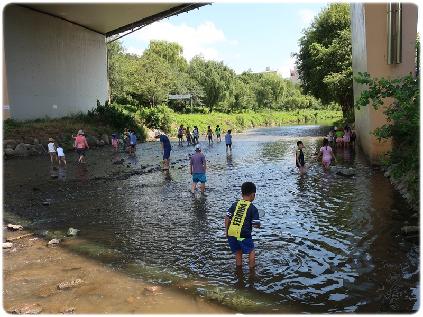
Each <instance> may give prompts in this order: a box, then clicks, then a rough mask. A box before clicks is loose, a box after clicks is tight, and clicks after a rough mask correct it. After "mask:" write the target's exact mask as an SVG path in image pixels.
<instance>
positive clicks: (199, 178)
mask: <svg viewBox="0 0 423 317" xmlns="http://www.w3.org/2000/svg"><path fill="white" fill-rule="evenodd" d="M192 182H193V183H203V184H205V183H206V182H207V177H206V173H193V174H192Z"/></svg>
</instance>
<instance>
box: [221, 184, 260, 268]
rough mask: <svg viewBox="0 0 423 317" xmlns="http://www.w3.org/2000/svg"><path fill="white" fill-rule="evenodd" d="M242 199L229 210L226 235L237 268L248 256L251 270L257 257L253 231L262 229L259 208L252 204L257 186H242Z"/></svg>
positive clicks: (226, 217) (226, 220) (226, 219)
mask: <svg viewBox="0 0 423 317" xmlns="http://www.w3.org/2000/svg"><path fill="white" fill-rule="evenodd" d="M241 194H242V199H240V200H238V201H236V202H235V203H233V204H232V206H231V207H230V208H229V209H228V211H227V213H226V216H225V233H226V237H227V239H228V244H229V247H230V248H231V251H232V253H233V254H235V263H236V266H237V268H238V267H242V255H243V254H248V266H249V267H250V270H252V269H254V267H255V265H256V255H255V251H254V242H253V238H252V234H251V233H252V230H253V227H254V228H260V217H259V212H258V210H257V208H256V207H255V206H254V205H253V204H252V202H253V201H254V199H255V198H256V185H255V184H254V183H252V182H245V183H243V184H242V186H241Z"/></svg>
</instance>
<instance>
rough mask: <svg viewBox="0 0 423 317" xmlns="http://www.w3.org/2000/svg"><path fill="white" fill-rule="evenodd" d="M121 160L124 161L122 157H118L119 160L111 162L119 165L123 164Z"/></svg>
mask: <svg viewBox="0 0 423 317" xmlns="http://www.w3.org/2000/svg"><path fill="white" fill-rule="evenodd" d="M123 162H125V160H124V159H120V160H117V161H114V162H113V164H115V165H119V164H123Z"/></svg>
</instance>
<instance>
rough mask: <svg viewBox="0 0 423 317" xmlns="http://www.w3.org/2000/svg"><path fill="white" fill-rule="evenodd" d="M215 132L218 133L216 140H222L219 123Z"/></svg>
mask: <svg viewBox="0 0 423 317" xmlns="http://www.w3.org/2000/svg"><path fill="white" fill-rule="evenodd" d="M214 132H215V134H216V140H217V141H218V142H221V141H222V139H221V138H220V134H221V130H220V127H219V125H217V126H216V130H215V131H214Z"/></svg>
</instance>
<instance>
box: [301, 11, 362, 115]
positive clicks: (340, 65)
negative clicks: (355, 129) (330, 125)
mask: <svg viewBox="0 0 423 317" xmlns="http://www.w3.org/2000/svg"><path fill="white" fill-rule="evenodd" d="M350 25H351V17H350V6H349V4H347V3H333V4H330V5H328V7H326V8H325V9H323V10H322V12H320V14H319V15H318V16H317V17H315V19H314V21H313V23H312V24H311V26H310V27H309V28H307V29H305V30H304V31H303V36H302V37H301V38H300V40H299V46H300V50H299V52H298V53H297V54H294V56H295V57H296V65H297V69H298V73H299V78H300V80H301V86H302V88H303V89H304V92H305V93H308V94H311V95H313V96H314V97H316V98H318V99H320V100H322V102H323V103H329V102H336V103H338V104H340V106H341V108H342V112H343V114H344V117H351V116H352V115H353V104H354V97H353V73H352V46H351V26H350Z"/></svg>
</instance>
